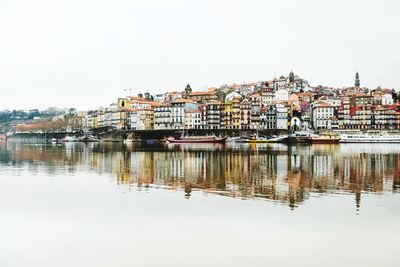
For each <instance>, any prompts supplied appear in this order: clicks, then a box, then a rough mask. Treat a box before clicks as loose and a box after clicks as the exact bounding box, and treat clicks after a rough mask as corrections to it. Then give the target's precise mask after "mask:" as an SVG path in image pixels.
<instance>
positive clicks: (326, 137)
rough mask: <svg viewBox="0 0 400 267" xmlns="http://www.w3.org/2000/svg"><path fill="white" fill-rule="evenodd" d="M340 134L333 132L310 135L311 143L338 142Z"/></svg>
mask: <svg viewBox="0 0 400 267" xmlns="http://www.w3.org/2000/svg"><path fill="white" fill-rule="evenodd" d="M339 141H340V136H339V135H334V134H319V135H312V136H310V142H311V143H312V144H339Z"/></svg>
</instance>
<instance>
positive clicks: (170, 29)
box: [0, 0, 400, 110]
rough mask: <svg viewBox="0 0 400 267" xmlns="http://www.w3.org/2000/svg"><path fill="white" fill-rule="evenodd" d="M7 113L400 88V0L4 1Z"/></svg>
mask: <svg viewBox="0 0 400 267" xmlns="http://www.w3.org/2000/svg"><path fill="white" fill-rule="evenodd" d="M0 36H1V39H0V92H1V96H0V110H2V109H6V108H8V109H14V108H15V109H19V108H22V109H27V108H35V107H37V108H41V109H42V108H46V107H49V106H58V107H77V108H79V109H88V108H97V107H98V106H100V105H103V106H106V105H108V104H110V103H111V102H113V101H115V99H116V98H117V97H118V96H122V95H125V93H126V92H124V91H123V89H124V88H139V89H142V91H144V90H149V91H150V92H152V93H157V92H164V91H167V90H177V89H179V90H182V89H183V88H184V87H185V86H186V84H187V83H190V84H191V85H192V88H194V90H202V89H203V88H204V86H205V85H207V86H220V85H222V84H232V83H242V82H253V81H260V80H267V79H272V78H274V77H275V76H280V75H282V74H284V75H287V74H288V73H289V72H290V70H293V71H294V72H295V73H296V74H299V75H300V76H301V77H303V78H305V79H308V80H309V81H310V82H311V84H312V85H318V84H324V85H330V86H338V87H342V86H346V85H352V84H353V83H354V74H355V72H356V71H359V72H360V77H361V83H362V85H364V86H368V87H376V86H378V85H380V86H382V87H388V88H397V89H398V88H400V77H399V72H400V51H399V49H400V1H397V0H380V1H371V0H363V1H361V0H360V1H357V0H354V1H352V0H336V1H321V0H309V1H306V0H305V1H295V0H292V1H289V0H286V1H282V0H279V1H277V0H242V1H234V0H221V1H217V0H199V1H189V0H186V1H185V0H168V1H164V0H158V1H150V0H146V1H145V0H142V1H128V0H126V1H122V0H113V1H101V0H86V1H85V0H65V1H54V0H30V1H29V0H25V1H23V0H0Z"/></svg>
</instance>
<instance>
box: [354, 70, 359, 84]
mask: <svg viewBox="0 0 400 267" xmlns="http://www.w3.org/2000/svg"><path fill="white" fill-rule="evenodd" d="M354 86H355V87H360V76H359V75H358V72H356V80H355V82H354Z"/></svg>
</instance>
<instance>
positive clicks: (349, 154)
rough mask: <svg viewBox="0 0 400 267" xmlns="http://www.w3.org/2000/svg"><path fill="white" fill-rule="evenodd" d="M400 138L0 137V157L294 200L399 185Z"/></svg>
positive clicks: (131, 182)
mask: <svg viewBox="0 0 400 267" xmlns="http://www.w3.org/2000/svg"><path fill="white" fill-rule="evenodd" d="M398 148H400V147H398V145H382V144H379V145H375V144H371V145H362V144H354V145H350V144H349V145H347V144H346V145H313V146H286V145H282V144H274V145H272V144H265V145H261V144H257V145H247V144H242V145H226V146H223V145H166V144H160V145H151V146H150V145H139V144H133V145H130V146H126V145H123V144H112V143H111V144H103V143H97V144H77V143H76V144H65V145H57V146H50V145H25V144H19V143H7V144H0V164H1V165H3V166H5V165H8V166H12V167H13V169H12V170H13V171H18V169H21V170H23V169H24V168H28V170H29V171H30V172H32V173H38V172H42V171H46V172H48V173H49V174H54V175H57V174H62V173H65V172H68V173H74V172H77V171H86V172H94V173H99V174H112V175H113V176H115V177H116V181H117V183H118V184H121V185H128V186H135V188H137V189H138V190H142V189H143V188H148V187H163V188H167V189H174V190H182V191H183V193H184V195H185V197H187V198H189V197H190V195H191V194H192V191H194V190H202V191H203V192H208V193H212V194H219V195H223V196H230V197H238V198H260V199H270V200H274V201H278V202H282V203H287V204H288V205H289V206H290V207H296V206H297V205H299V204H301V203H302V202H304V201H305V200H307V199H308V198H309V197H310V193H321V194H330V193H341V194H354V195H355V201H356V207H357V208H359V207H360V205H361V204H360V203H361V195H362V193H366V192H376V193H380V192H392V191H393V192H399V191H400V150H399V149H398Z"/></svg>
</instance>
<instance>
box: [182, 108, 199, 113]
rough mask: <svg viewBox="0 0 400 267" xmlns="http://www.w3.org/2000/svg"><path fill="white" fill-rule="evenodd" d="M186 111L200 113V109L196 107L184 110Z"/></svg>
mask: <svg viewBox="0 0 400 267" xmlns="http://www.w3.org/2000/svg"><path fill="white" fill-rule="evenodd" d="M185 112H186V113H200V112H201V111H200V110H198V109H190V110H186V111H185Z"/></svg>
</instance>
